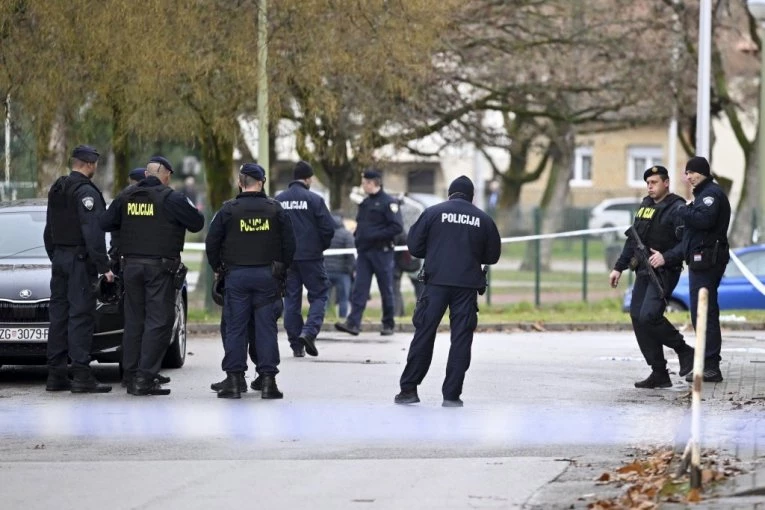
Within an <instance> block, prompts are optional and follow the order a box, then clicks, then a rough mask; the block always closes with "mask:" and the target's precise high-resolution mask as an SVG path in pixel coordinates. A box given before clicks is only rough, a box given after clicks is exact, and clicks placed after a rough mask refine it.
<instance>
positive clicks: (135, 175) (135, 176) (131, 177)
mask: <svg viewBox="0 0 765 510" xmlns="http://www.w3.org/2000/svg"><path fill="white" fill-rule="evenodd" d="M145 178H146V169H145V168H143V167H139V168H134V169H132V170H131V171H130V173H128V182H129V184H138V183H139V182H141V181H142V180H144V179H145Z"/></svg>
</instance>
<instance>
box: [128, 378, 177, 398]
mask: <svg viewBox="0 0 765 510" xmlns="http://www.w3.org/2000/svg"><path fill="white" fill-rule="evenodd" d="M127 392H128V393H130V394H131V395H135V396H137V397H143V396H147V395H169V394H170V390H169V389H168V388H163V387H162V386H161V385H160V384H159V383H158V382H157V380H156V379H155V378H154V377H153V376H152V377H146V376H145V375H142V374H137V375H136V376H135V377H134V378H133V380H132V381H130V384H129V385H128V388H127Z"/></svg>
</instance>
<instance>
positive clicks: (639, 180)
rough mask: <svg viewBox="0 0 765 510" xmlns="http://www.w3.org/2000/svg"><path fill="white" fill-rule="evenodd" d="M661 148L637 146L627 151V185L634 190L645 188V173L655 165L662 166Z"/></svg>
mask: <svg viewBox="0 0 765 510" xmlns="http://www.w3.org/2000/svg"><path fill="white" fill-rule="evenodd" d="M662 158H663V152H662V149H661V147H655V146H654V147H651V146H636V147H630V148H629V149H628V150H627V184H628V185H629V186H632V187H633V188H642V187H645V181H644V180H643V173H644V172H645V171H646V170H648V169H649V168H651V167H652V166H654V165H661V164H662Z"/></svg>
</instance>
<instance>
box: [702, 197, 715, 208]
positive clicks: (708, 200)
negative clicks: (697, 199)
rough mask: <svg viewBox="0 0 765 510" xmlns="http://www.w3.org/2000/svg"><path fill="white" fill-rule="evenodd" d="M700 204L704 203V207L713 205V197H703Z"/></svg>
mask: <svg viewBox="0 0 765 510" xmlns="http://www.w3.org/2000/svg"><path fill="white" fill-rule="evenodd" d="M702 202H704V205H706V206H707V207H709V206H710V205H712V204H714V203H715V197H704V198H703V200H702Z"/></svg>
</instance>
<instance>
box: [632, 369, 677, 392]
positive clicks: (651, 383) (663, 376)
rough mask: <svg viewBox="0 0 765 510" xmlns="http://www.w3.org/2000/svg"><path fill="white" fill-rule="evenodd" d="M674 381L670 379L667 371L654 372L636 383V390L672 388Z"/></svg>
mask: <svg viewBox="0 0 765 510" xmlns="http://www.w3.org/2000/svg"><path fill="white" fill-rule="evenodd" d="M671 387H672V380H671V379H670V378H669V372H667V369H666V368H665V369H663V370H653V371H652V372H651V375H649V376H648V377H646V378H645V379H643V380H642V381H638V382H636V383H635V388H648V389H654V388H671Z"/></svg>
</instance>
